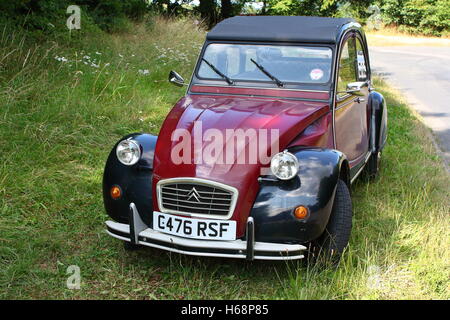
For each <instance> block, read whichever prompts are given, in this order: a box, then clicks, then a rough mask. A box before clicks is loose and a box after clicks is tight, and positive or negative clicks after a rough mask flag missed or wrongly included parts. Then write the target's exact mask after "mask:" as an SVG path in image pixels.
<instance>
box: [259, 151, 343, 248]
mask: <svg viewBox="0 0 450 320" xmlns="http://www.w3.org/2000/svg"><path fill="white" fill-rule="evenodd" d="M290 152H292V153H293V154H295V155H296V156H297V158H298V160H299V163H300V170H299V173H298V176H297V177H296V178H294V179H292V180H289V181H273V182H271V181H264V180H263V181H262V182H261V189H260V191H259V193H258V196H257V198H256V201H255V204H254V206H253V209H252V211H251V216H252V217H253V219H254V220H255V238H256V240H257V241H264V242H287V243H306V242H309V241H311V240H314V239H316V238H318V237H319V236H320V235H321V234H322V233H323V231H324V229H325V226H326V225H327V223H328V219H329V217H330V214H331V209H332V206H333V201H334V194H335V191H336V185H337V181H338V179H339V176H340V174H341V166H343V165H345V161H346V160H345V156H344V155H343V154H342V153H340V152H339V151H336V150H330V149H321V148H296V149H295V150H290ZM299 205H303V206H306V207H307V208H308V209H309V216H308V217H307V218H306V219H304V220H298V219H297V218H295V216H294V210H295V208H296V207H297V206H299Z"/></svg>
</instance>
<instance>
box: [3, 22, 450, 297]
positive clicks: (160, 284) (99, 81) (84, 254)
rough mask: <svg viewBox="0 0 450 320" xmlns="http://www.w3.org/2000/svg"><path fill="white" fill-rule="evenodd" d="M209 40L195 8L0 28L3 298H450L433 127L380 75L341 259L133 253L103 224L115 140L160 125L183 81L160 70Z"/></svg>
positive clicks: (175, 65) (443, 198) (443, 192)
mask: <svg viewBox="0 0 450 320" xmlns="http://www.w3.org/2000/svg"><path fill="white" fill-rule="evenodd" d="M203 39H204V32H203V31H201V30H197V28H196V26H195V25H194V24H193V23H192V22H191V21H190V20H178V21H165V20H162V19H156V21H155V23H154V24H153V26H151V27H148V26H145V25H137V26H136V28H135V30H134V31H133V33H132V34H120V35H107V34H94V35H91V36H89V37H86V38H85V39H81V40H80V41H79V42H76V43H75V44H74V45H71V46H68V45H64V44H61V43H55V42H51V41H48V42H44V43H39V44H33V43H32V41H30V40H27V39H26V38H23V35H21V34H20V32H19V33H17V32H13V31H12V30H10V29H7V28H6V29H4V32H3V33H1V34H0V41H1V42H0V84H1V86H0V101H1V108H0V298H1V299H97V298H99V299H264V298H271V299H413V298H418V299H449V298H450V287H449V279H450V264H449V262H450V259H449V258H450V250H449V243H450V234H449V230H450V223H449V222H450V221H449V194H450V192H449V187H448V175H447V174H446V172H445V171H444V170H443V168H442V165H441V160H440V159H439V158H438V156H437V155H436V153H435V150H434V149H433V146H432V143H431V142H430V139H429V131H428V129H426V128H425V127H424V126H423V125H422V123H420V122H419V121H418V119H417V118H416V117H415V116H414V115H413V114H412V113H411V112H410V111H409V109H408V107H407V103H406V102H405V101H404V100H403V99H402V97H401V96H400V95H399V94H398V93H397V92H395V91H393V90H392V89H391V88H389V87H388V86H387V85H386V84H385V83H384V82H382V81H381V80H379V79H378V80H377V81H376V84H375V86H376V87H377V88H378V89H379V90H380V91H381V92H382V93H383V94H384V95H385V96H386V98H387V103H388V106H389V139H388V144H387V147H386V150H385V152H384V155H383V168H382V171H381V176H380V178H379V179H378V180H377V181H375V182H368V181H366V180H364V179H358V181H357V183H356V184H355V185H354V186H353V190H352V193H353V206H354V227H353V231H352V236H351V241H350V245H349V248H348V250H347V252H346V254H345V256H344V259H343V260H342V262H341V264H340V266H339V267H338V269H337V270H328V269H325V270H317V269H314V268H305V267H303V266H301V264H300V263H299V262H289V263H284V262H252V263H249V262H246V261H235V260H230V259H208V258H195V257H189V256H182V255H178V254H171V253H168V252H164V251H159V250H156V249H150V248H147V249H144V250H141V251H137V252H133V253H129V252H125V251H124V249H123V247H122V243H121V242H120V241H118V240H115V239H113V238H111V237H109V236H107V235H106V234H105V232H104V231H103V230H104V225H103V222H104V220H105V219H106V215H105V213H104V209H103V204H102V196H101V179H102V171H103V166H104V163H105V160H106V158H107V156H108V153H109V152H110V149H111V147H112V146H113V145H114V143H115V142H116V141H117V139H119V138H120V137H121V136H123V135H125V134H127V133H130V132H136V131H145V132H151V133H154V134H156V133H158V130H159V128H160V126H161V123H162V121H163V119H164V117H165V115H166V114H167V113H168V111H169V110H170V108H171V107H172V105H173V104H174V102H175V101H176V100H177V99H178V98H180V97H181V96H182V95H183V93H184V92H183V89H178V88H176V87H173V86H171V85H170V84H168V83H167V81H166V78H167V74H168V72H169V70H170V69H175V70H177V71H178V72H180V73H181V74H182V75H184V76H185V77H186V79H188V76H189V74H190V72H191V70H192V68H193V65H194V62H195V59H196V57H197V54H198V51H199V47H200V46H201V44H202V41H203ZM96 52H98V53H100V54H97V53H96ZM84 56H89V58H87V57H84ZM55 57H57V58H59V59H60V60H64V59H61V57H64V58H65V59H67V60H68V61H67V62H63V61H58V59H55ZM94 59H95V61H94ZM84 62H86V64H85V63H84ZM107 63H109V65H107ZM92 64H95V66H92ZM96 66H98V67H96ZM139 70H148V71H149V73H148V75H144V74H142V73H144V72H143V71H141V72H139ZM70 265H78V266H79V267H80V270H81V289H79V290H69V289H67V287H66V280H67V277H68V276H69V275H68V274H66V270H67V268H68V267H69V266H70Z"/></svg>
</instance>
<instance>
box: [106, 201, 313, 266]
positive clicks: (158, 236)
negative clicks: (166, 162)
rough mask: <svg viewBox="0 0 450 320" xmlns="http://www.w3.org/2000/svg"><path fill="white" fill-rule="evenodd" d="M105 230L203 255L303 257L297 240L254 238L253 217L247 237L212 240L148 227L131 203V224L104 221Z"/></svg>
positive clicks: (143, 242)
mask: <svg viewBox="0 0 450 320" xmlns="http://www.w3.org/2000/svg"><path fill="white" fill-rule="evenodd" d="M106 227H107V230H106V232H107V233H108V234H109V235H110V236H112V237H114V238H117V239H120V240H123V241H129V242H131V243H134V244H139V245H144V246H148V247H153V248H158V249H163V250H167V251H172V252H177V253H182V254H187V255H193V256H206V257H223V258H238V259H248V260H254V259H255V260H295V259H302V258H303V257H304V256H303V254H302V251H304V250H306V247H305V246H302V245H299V244H284V243H269V242H255V240H254V222H253V218H251V217H250V218H249V219H248V220H247V235H246V239H247V240H246V241H243V240H233V241H211V240H195V239H188V238H182V237H177V236H173V235H169V234H165V233H161V232H158V231H155V230H153V229H151V228H148V227H147V226H146V225H145V224H144V223H143V221H142V220H141V218H140V216H139V213H138V212H137V209H136V206H135V205H134V203H131V204H130V224H124V223H118V222H114V221H106Z"/></svg>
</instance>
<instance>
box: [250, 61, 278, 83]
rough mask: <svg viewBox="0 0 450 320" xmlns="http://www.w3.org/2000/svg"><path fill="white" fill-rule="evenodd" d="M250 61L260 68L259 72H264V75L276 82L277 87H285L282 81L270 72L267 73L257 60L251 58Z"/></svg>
mask: <svg viewBox="0 0 450 320" xmlns="http://www.w3.org/2000/svg"><path fill="white" fill-rule="evenodd" d="M250 61H251V62H253V63H254V64H255V66H256V67H258V69H259V70H261V71H262V73H264V74H265V75H266V76H268V77H269V78H270V79H272V80H273V81H275V83H276V84H277V86H279V87H280V88H281V87H283V86H284V83H283V82H281V81H280V79H278V78H277V77H275V76H274V75H272V74H271V73H270V72H269V71H267V70H266V69H264V67H263V66H262V65H260V64H259V63H258V62H256V61H255V60H253V59H252V58H250Z"/></svg>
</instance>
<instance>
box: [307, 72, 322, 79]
mask: <svg viewBox="0 0 450 320" xmlns="http://www.w3.org/2000/svg"><path fill="white" fill-rule="evenodd" d="M309 76H310V77H311V80H320V79H322V77H323V71H322V70H321V69H313V70H311V72H310V73H309Z"/></svg>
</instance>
